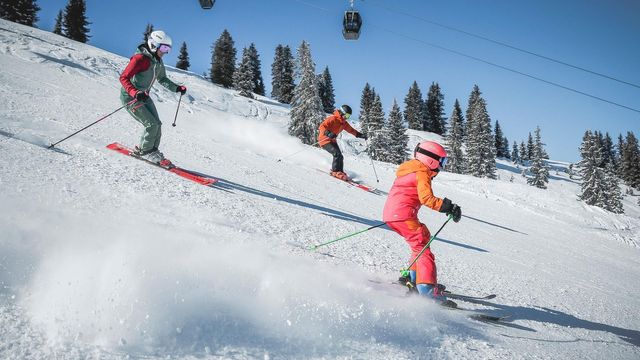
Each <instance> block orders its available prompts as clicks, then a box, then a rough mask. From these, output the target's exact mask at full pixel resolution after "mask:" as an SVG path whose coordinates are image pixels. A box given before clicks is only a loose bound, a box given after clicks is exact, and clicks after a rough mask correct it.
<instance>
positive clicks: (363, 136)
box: [356, 132, 369, 140]
mask: <svg viewBox="0 0 640 360" xmlns="http://www.w3.org/2000/svg"><path fill="white" fill-rule="evenodd" d="M356 137H357V138H358V139H365V140H367V139H368V138H369V137H368V136H367V134H363V133H361V132H359V133H357V134H356Z"/></svg>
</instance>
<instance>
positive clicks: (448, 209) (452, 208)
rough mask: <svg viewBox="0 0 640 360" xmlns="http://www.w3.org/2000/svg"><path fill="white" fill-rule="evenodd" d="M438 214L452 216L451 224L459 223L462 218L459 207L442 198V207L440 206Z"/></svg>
mask: <svg viewBox="0 0 640 360" xmlns="http://www.w3.org/2000/svg"><path fill="white" fill-rule="evenodd" d="M440 212H441V213H445V214H447V216H449V215H452V216H453V217H452V220H453V222H458V221H460V218H461V217H462V210H461V209H460V206H458V205H456V204H454V203H452V202H451V200H449V199H447V198H444V200H443V201H442V206H440Z"/></svg>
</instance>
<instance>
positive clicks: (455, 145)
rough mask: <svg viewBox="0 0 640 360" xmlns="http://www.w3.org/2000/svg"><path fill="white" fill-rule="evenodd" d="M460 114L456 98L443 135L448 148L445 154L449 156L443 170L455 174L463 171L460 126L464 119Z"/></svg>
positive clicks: (462, 138)
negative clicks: (445, 132) (447, 126)
mask: <svg viewBox="0 0 640 360" xmlns="http://www.w3.org/2000/svg"><path fill="white" fill-rule="evenodd" d="M462 116H463V115H462V109H460V103H459V102H458V99H456V102H455V103H454V104H453V112H452V113H451V117H450V118H449V131H448V132H447V135H446V137H445V143H446V146H447V148H448V151H447V155H448V157H449V160H448V162H447V167H446V169H445V170H446V171H449V172H453V173H456V174H462V173H463V172H464V154H463V152H462V145H463V143H464V135H463V132H462V126H463V123H464V119H463V117H462Z"/></svg>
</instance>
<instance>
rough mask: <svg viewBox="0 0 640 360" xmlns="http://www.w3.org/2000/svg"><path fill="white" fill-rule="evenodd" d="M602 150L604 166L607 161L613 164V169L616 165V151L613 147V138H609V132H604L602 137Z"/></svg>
mask: <svg viewBox="0 0 640 360" xmlns="http://www.w3.org/2000/svg"><path fill="white" fill-rule="evenodd" d="M602 151H603V156H604V163H605V166H606V164H608V163H611V164H613V166H614V169H615V167H616V162H617V161H616V152H615V149H614V148H613V140H612V139H611V136H610V135H609V133H608V132H607V133H605V134H604V136H603V138H602Z"/></svg>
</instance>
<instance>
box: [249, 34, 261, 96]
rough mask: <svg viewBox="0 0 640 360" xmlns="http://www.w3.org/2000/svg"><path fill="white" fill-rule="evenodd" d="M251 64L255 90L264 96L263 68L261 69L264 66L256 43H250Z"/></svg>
mask: <svg viewBox="0 0 640 360" xmlns="http://www.w3.org/2000/svg"><path fill="white" fill-rule="evenodd" d="M248 51H249V59H250V61H249V64H250V66H251V69H252V72H253V79H252V80H251V81H252V82H253V92H254V93H256V94H258V95H262V96H264V94H265V89H264V80H263V79H262V70H261V69H260V68H261V66H262V62H261V61H260V55H259V54H258V49H256V45H255V44H254V43H251V45H249V49H248Z"/></svg>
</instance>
